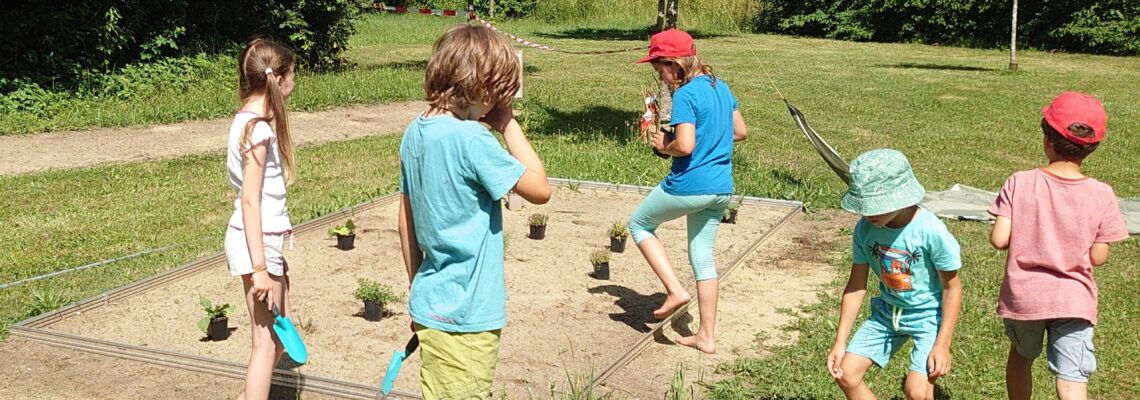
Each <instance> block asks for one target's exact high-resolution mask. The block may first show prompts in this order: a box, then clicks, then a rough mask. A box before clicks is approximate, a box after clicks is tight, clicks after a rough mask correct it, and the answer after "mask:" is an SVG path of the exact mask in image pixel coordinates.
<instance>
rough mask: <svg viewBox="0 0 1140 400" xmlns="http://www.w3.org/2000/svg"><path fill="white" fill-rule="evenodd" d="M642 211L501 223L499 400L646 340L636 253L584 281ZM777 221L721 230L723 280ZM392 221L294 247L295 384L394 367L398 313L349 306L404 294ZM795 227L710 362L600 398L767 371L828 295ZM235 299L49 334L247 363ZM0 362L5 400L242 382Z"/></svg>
mask: <svg viewBox="0 0 1140 400" xmlns="http://www.w3.org/2000/svg"><path fill="white" fill-rule="evenodd" d="M641 197H642V196H641V195H638V194H628V193H616V192H608V191H600V192H593V191H590V190H585V189H583V190H582V191H581V192H580V193H579V192H572V191H569V190H568V189H564V188H560V189H558V191H557V193H556V195H555V197H554V200H552V201H551V203H550V204H547V205H543V206H531V205H528V206H527V208H526V209H524V210H523V211H517V212H513V211H506V212H505V217H504V229H505V231H506V233H507V236H508V249H507V262H506V275H507V281H508V282H507V283H508V287H509V289H508V290H509V293H510V295H509V296H510V297H509V299H508V315H509V319H510V321H509V323H508V325H507V327H506V328H505V329H504V331H503V338H502V341H503V342H502V349H501V351H500V357H499V360H500V362H499V366H498V369H497V371H496V384H495V385H496V391H497V392H499V393H500V394H502V395H505V396H507V397H510V398H527V397H530V396H535V397H539V398H545V397H547V396H549V395H550V393H551V390H552V389H551V388H554V390H555V391H565V390H567V389H568V387H567V381H568V378H567V376H571V377H572V378H571V380H574V379H579V378H574V377H582V378H581V380H586V379H585V377H586V376H588V375H589V374H592V373H598V372H600V371H601V370H603V369H605V368H606V367H608V366H609V365H610V364H611V363H612V362H614V361H615V360H616V359H617V358H618V357H619V356H620V355H621V354H623V353H625V351H626V350H627V349H628V348H629V346H631V345H632V344H633V343H634V342H635V341H636V340H637V339H638V338H639V337H641V336H642V335H643V334H644V332H648V331H649V330H650V328H651V327H652V326H654V324H656V322H655V321H653V320H652V317H651V316H650V311H651V310H652V309H653V308H655V307H657V306H658V305H659V303H660V301H661V299H662V298H663V293H661V292H662V288H661V286H660V283H659V282H658V281H657V280H656V278H655V277H654V275H653V274H652V272H651V271H650V269H649V267H648V266H647V265H646V264H645V262H644V260H643V259H642V258H641V256H640V253H638V252H637V250H636V248H634V247H633V246H632V243H630V246H629V247H628V248H627V250H626V252H625V253H622V254H615V255H614V258H613V261H612V266H611V268H612V272H611V274H612V277H611V280H610V281H599V280H595V279H593V278H592V277H590V276H588V272H589V271H590V269H591V268H590V265H589V262H588V261H587V254H588V253H589V251H590V250H594V249H601V248H603V247H604V246H605V245H607V244H608V237H607V236H606V233H605V232H606V230H607V228H608V226H609V224H610V222H612V221H615V220H619V219H624V218H626V217H627V216H628V215H629V213H630V212H632V210H633V208H635V207H636V205H637V204H638V202H639V201H640V199H641ZM533 212H545V213H547V214H549V215H550V226H549V227H548V228H547V236H546V239H544V240H541V241H537V240H531V239H528V238H526V232H527V226H526V217H527V216H528V215H529V214H531V213H533ZM783 212H784V211H783V210H782V209H776V208H769V207H758V206H745V207H744V208H743V209H742V211H741V216H740V221H739V223H738V224H736V225H722V230H721V231H720V235H719V238H718V241H717V254H718V256H717V257H718V258H717V260H718V263H719V264H720V265H719V266H720V267H721V268H722V269H723V268H725V267H727V263H728V262H730V261H731V260H733V259H735V258H736V257H737V256H738V255H739V254H740V253H741V252H743V251H744V250H745V249H746V248H747V246H748V245H749V244H751V243H752V242H753V241H754V240H756V239H757V238H758V237H759V236H760V235H761V234H762V233H764V232H765V231H766V230H767V229H769V228H770V227H771V226H772V224H774V223H775V222H776V221H777V220H778V218H779V217H781V216H782V214H783ZM395 215H396V207H395V205H394V204H393V205H388V206H381V207H378V208H376V209H374V210H372V211H369V212H364V213H360V214H358V215H356V216H354V217H353V218H354V220H355V221H356V222H357V225H358V226H359V227H361V228H360V229H359V230H358V238H357V248H356V249H354V250H351V251H347V252H345V251H340V250H338V249H336V248H334V247H333V244H334V241H333V240H331V239H327V238H325V237H324V235H323V234H322V233H313V234H309V235H300V236H299V237H298V238H297V239H298V240H297V246H296V247H295V248H294V249H293V250H292V251H287V257H288V258H289V260H290V263H291V264H292V266H293V279H294V288H293V291H292V293H291V300H292V302H293V311H294V312H295V314H296V316H295V318H294V320H295V321H298V322H300V324H301V325H302V334H303V335H304V337H305V340H306V343H307V345H308V347H309V352H310V362H309V364H308V365H306V366H303V367H300V368H298V369H297V371H298V372H300V373H302V374H312V375H320V376H327V377H332V378H336V379H341V380H346V381H351V382H359V383H366V384H376V383H377V382H378V380H379V378H380V375H381V374H382V373H383V370H384V368H385V366H386V364H387V361H388V358H389V356H390V354H391V352H392V351H393V350H394V349H397V348H402V346H403V343H404V341H406V340H407V338H408V336H409V332H408V328H407V326H408V317H407V315H406V305H405V304H403V303H401V304H394V305H390V306H389V307H388V308H389V310H390V311H391V312H392V315H391V316H390V317H388V318H386V319H385V320H383V321H381V322H368V321H365V320H364V319H363V318H360V317H359V315H358V313H359V312H360V309H361V307H360V304H359V302H357V301H356V300H355V299H353V298H352V296H351V292H352V290H353V289H354V288H355V285H356V284H355V281H356V279H357V278H359V277H368V278H373V279H377V280H380V281H382V282H386V283H388V284H390V285H392V286H393V287H395V288H397V289H398V291H399V292H403V291H404V289H403V288H404V287H405V285H406V277H405V274H404V272H403V266H402V263H401V262H400V261H399V245H398V239H397V235H396V231H395V229H394V228H395ZM813 219H815V218H813ZM848 222H849V221H848ZM844 224H846V222H843V223H840V224H839V225H840V226H844ZM799 225H801V222H799V221H797V222H793V223H792V224H790V225H786V226H785V231H787V232H783V233H782V234H780V235H777V236H776V237H774V238H773V240H772V241H771V242H769V243H770V244H769V245H768V246H765V247H764V248H762V249H761V250H760V251H759V252H757V253H754V254H753V255H752V256H750V257H749V258H748V259H747V261H746V262H745V264H744V265H742V266H741V267H740V268H739V269H738V270H736V271H735V272H733V274H732V276H730V277H729V278H728V279H727V280H726V282H725V283H724V284H723V285H722V287H723V289H722V295H721V296H722V297H721V303H720V304H721V308H720V309H721V312H720V320H719V324H718V326H719V329H718V332H719V334H720V346H721V351H720V352H719V353H718V354H717V355H714V356H706V355H702V354H700V353H698V352H697V351H695V350H691V349H688V348H683V347H681V346H677V345H674V344H673V343H672V342H671V341H670V340H668V339H659V340H658V341H657V343H653V344H651V345H650V346H649V348H647V349H646V351H645V352H644V353H643V355H642V356H641V357H639V358H638V359H635V360H634V361H633V362H632V363H631V364H630V365H627V366H626V367H624V368H622V369H621V370H618V373H616V374H615V375H613V376H612V377H611V378H610V379H609V380H607V382H606V383H605V385H604V387H603V388H602V389H603V391H608V392H612V393H613V394H614V395H615V396H617V397H618V398H660V397H661V396H662V395H663V394H664V392H665V390H666V388H667V387H668V384H667V382H668V380H669V378H671V375H672V372H673V371H674V370H676V369H677V368H678V365H679V362H684V365H685V368H686V370H688V371H689V376H690V377H689V380H692V378H693V377H696V376H697V375H698V373H697V372H701V371H704V373H703V376H704V377H705V378H706V379H712V378H715V377H716V376H715V375H713V374H711V372H712V371H713V367H714V366H715V365H716V364H717V363H721V362H727V361H731V360H732V359H734V358H735V357H737V356H740V355H763V348H762V346H763V345H770V344H773V343H778V342H784V341H786V340H788V339H789V338H787V337H786V336H783V335H781V334H780V333H779V332H778V330H777V327H779V326H780V325H782V324H784V323H786V322H787V319H788V318H789V317H787V316H785V315H783V314H779V313H777V312H776V311H775V310H776V309H780V308H790V307H796V306H798V305H801V304H803V303H805V302H808V301H811V300H813V299H814V297H815V295H814V293H815V291H816V290H817V288H818V285H819V284H822V283H825V282H827V281H828V279H830V275H829V272H828V271H829V268H828V267H827V264H826V257H827V255H826V254H822V249H824V248H836V247H835V246H839V245H841V243H839V242H835V241H834V240H831V239H833V238H821V237H819V235H818V234H817V233H816V232H817V229H819V227H818V226H816V225H820V224H819V223H811V224H806V225H805V226H807V227H803V228H801V227H799ZM824 225H826V224H824ZM831 232H832V233H831V235H832V236H834V235H837V234H838V233H837V232H836V230H835V229H832V230H831ZM658 233H659V235H660V236H661V238H662V240H663V241H664V242H665V243H666V245H667V247H668V248H669V251H670V257H671V259H672V260H673V261H674V263H675V264H676V265H675V268H676V270H677V271H678V274H679V276H680V277H681V279H682V281H683V282H684V283H685V284H686V285H687V286H688V287H690V290H692V289H691V288H692V287H693V281H692V272H691V269H690V268H689V266H688V262H687V260H686V259H687V257H686V256H685V249H684V243H685V239H684V223H683V222H682V221H674V222H671V223H668V224H666V225H664V226H662V228H661V229H660V230H659V231H658ZM833 242H834V243H833ZM840 242H841V240H840ZM827 246H831V247H827ZM840 247H841V246H840ZM693 293H695V291H693ZM198 295H204V296H207V297H210V298H212V299H215V300H216V301H224V302H230V303H233V304H235V305H238V308H237V312H235V313H234V314H233V315H232V316H231V329H232V330H233V334H232V336H231V337H230V338H229V339H228V340H224V341H220V342H211V341H205V340H203V339H204V335H203V334H202V333H201V332H200V331H197V329H196V328H195V326H194V323H195V322H196V320H197V319H198V318H199V313H200V310H199V308H198V306H197V299H198ZM240 296H241V289H240V282H239V281H238V280H237V279H234V278H230V277H229V276H228V274H227V273H226V271H225V267H224V266H219V267H218V268H217V269H214V270H209V271H205V272H203V273H201V274H198V275H196V276H193V277H190V278H187V279H184V280H182V281H178V282H175V283H172V284H170V285H168V286H165V287H163V288H161V289H159V290H155V291H151V292H148V293H146V294H143V295H140V296H136V297H133V298H130V299H127V300H124V301H122V302H118V303H111V304H110V305H109V306H107V307H104V308H100V309H97V310H94V311H91V312H88V313H85V314H83V315H75V316H73V317H71V318H69V319H67V320H65V321H62V322H60V323H58V324H56V325H54V326H52V329H58V330H61V331H66V332H71V333H77V334H81V335H85V336H90V337H98V338H101V339H106V340H112V341H116V342H121V343H128V344H135V345H144V346H149V347H154V348H161V349H165V350H172V351H176V352H181V353H186V354H194V355H201V356H206V357H211V358H217V359H222V360H228V361H233V362H239V363H244V362H245V360H246V357H247V355H248V339H247V337H248V336H247V335H248V332H249V331H248V322H247V321H248V316H247V315H248V314H247V311H246V310H245V307H244V306H242V305H241V304H240ZM692 315H693V316H692V317H690V318H682V323H678V324H674V326H673V327H668V328H667V329H666V334H665V336H666V338H671V337H676V335H677V334H678V333H677V332H678V331H679V332H681V333H684V334H688V333H689V332H691V331H695V329H696V322H697V321H696V317H695V316H696V313H695V311H694V312H693V313H692ZM686 322H687V324H686ZM764 338H767V340H766V341H765V340H762V339H764ZM5 353H6V354H5ZM0 357H4V359H8V360H18V361H16V362H14V363H9V364H8V365H4V366H0V376H4V378H5V379H3V381H4V382H6V383H5V384H4V385H0V398H8V397H15V398H24V397H33V398H36V396H39V397H38V398H62V397H70V396H69V395H68V393H70V390H79V389H82V390H90V391H92V392H91V395H90V396H80V397H93V398H136V397H148V396H147V395H145V393H153V392H154V390H159V388H158V387H159V385H160V384H161V383H162V381H163V380H167V381H170V382H171V384H172V385H173V387H176V388H178V390H183V391H184V394H185V395H184V396H183V395H180V396H178V397H184V398H224V397H228V396H232V395H236V393H238V392H239V391H240V382H239V381H236V380H232V379H226V378H220V377H212V376H207V375H201V374H195V373H191V372H183V371H177V370H171V369H168V368H163V367H157V366H151V365H146V364H142V363H137V362H129V361H124V360H115V359H111V358H108V357H101V356H95V355H90V354H85V353H79V352H74V351H70V350H64V349H56V348H51V347H47V346H44V345H40V344H35V343H30V342H28V341H26V340H22V339H18V338H13V339H10V340H9V341H8V342H7V343H5V344H4V345H3V346H0ZM59 360H62V361H59ZM67 360H73V361H67ZM418 366H419V358H418V357H412V358H411V359H409V362H408V363H407V364H406V365H405V367H404V368H405V369H404V373H402V374H401V376H400V379H399V380H398V382H397V385H396V387H397V389H401V390H405V391H408V392H413V393H418V392H419V390H418V382H417V374H416V371H417V370H418ZM89 370H98V371H96V372H88V371H89ZM120 374H122V375H120ZM138 374H144V375H147V377H148V378H147V379H143V380H142V383H138V384H136V383H135V382H134V381H132V380H131V379H129V378H128V377H129V376H132V375H138ZM9 377H11V379H9ZM151 380H153V383H152V384H151V385H152V386H153V388H152V389H147V388H148V386H147V383H146V382H150V381H151ZM47 382H51V383H52V384H51V385H50V386H51V390H47V391H45V390H41V389H37V386H48V385H47V384H46V383H47ZM60 382H67V383H65V384H60ZM92 382H94V383H92ZM131 385H134V386H131ZM128 386H130V387H128ZM69 387H70V389H69ZM135 387H138V389H134V388H135ZM147 390H150V392H147ZM160 397H161V396H160ZM305 397H309V396H305Z"/></svg>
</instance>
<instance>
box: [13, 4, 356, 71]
mask: <svg viewBox="0 0 1140 400" xmlns="http://www.w3.org/2000/svg"><path fill="white" fill-rule="evenodd" d="M60 3H63V4H60ZM360 4H361V3H358V0H271V1H255V0H240V1H226V2H213V1H205V0H170V1H162V2H154V1H139V0H129V1H111V0H95V1H86V2H78V1H62V2H47V1H22V2H13V4H10V5H7V6H5V7H3V8H2V9H0V35H2V36H3V37H4V38H5V40H4V41H0V54H4V55H7V56H8V57H7V58H6V59H5V60H4V61H3V62H0V79H4V80H6V81H7V82H5V83H0V86H9V87H10V86H13V85H14V86H17V87H18V88H29V87H30V86H29V85H28V84H27V82H31V83H35V84H37V85H39V86H40V87H42V88H44V89H48V90H52V91H57V90H68V89H75V88H77V87H80V86H82V84H83V83H84V80H85V79H89V76H91V75H93V74H105V73H109V72H112V71H118V70H120V69H121V68H124V67H125V66H128V65H131V64H134V63H137V62H139V61H153V60H160V59H163V58H166V57H172V56H190V55H195V54H198V53H206V54H222V53H225V54H236V50H235V48H236V47H239V46H241V44H242V43H244V42H245V41H246V40H248V39H249V38H251V37H253V36H255V35H268V36H271V37H274V38H277V39H278V40H281V41H282V42H285V43H287V44H288V45H290V46H291V47H292V48H293V49H294V50H295V51H296V52H297V54H298V56H299V58H300V60H301V61H300V62H301V64H302V65H303V66H304V67H305V68H308V69H315V70H329V69H336V68H340V67H341V66H343V64H344V60H343V59H342V55H343V50H344V49H345V47H346V46H347V44H348V39H349V36H350V35H352V33H353V32H354V28H353V19H354V18H355V17H356V16H357V15H358V14H359V12H360ZM61 10H66V12H61ZM160 68H161V67H160ZM13 81H19V83H18V84H13V83H12V82H13ZM3 89H5V90H6V91H5V92H4V93H9V92H8V91H7V90H8V89H9V88H7V87H5V88H3Z"/></svg>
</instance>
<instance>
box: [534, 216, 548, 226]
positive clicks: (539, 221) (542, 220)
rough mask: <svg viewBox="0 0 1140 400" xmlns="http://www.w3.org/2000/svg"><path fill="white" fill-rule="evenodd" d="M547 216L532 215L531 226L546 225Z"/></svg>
mask: <svg viewBox="0 0 1140 400" xmlns="http://www.w3.org/2000/svg"><path fill="white" fill-rule="evenodd" d="M546 220H547V217H546V214H531V215H530V224H531V225H533V226H538V225H546Z"/></svg>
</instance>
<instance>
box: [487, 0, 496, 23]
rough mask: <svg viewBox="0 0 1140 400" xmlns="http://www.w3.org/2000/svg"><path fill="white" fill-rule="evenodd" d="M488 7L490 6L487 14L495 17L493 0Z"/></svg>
mask: <svg viewBox="0 0 1140 400" xmlns="http://www.w3.org/2000/svg"><path fill="white" fill-rule="evenodd" d="M489 8H490V10H489V12H488V14H490V15H491V19H495V0H491V5H490V7H489Z"/></svg>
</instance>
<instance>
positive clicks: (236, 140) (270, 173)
mask: <svg viewBox="0 0 1140 400" xmlns="http://www.w3.org/2000/svg"><path fill="white" fill-rule="evenodd" d="M257 117H258V115H257V114H254V113H252V112H249V111H242V112H239V113H238V114H237V115H236V116H234V122H233V124H232V125H230V136H229V146H227V150H226V169H227V170H229V174H230V185H231V186H233V188H234V191H236V192H237V194H238V196H237V198H236V199H234V213H233V215H232V216H230V226H231V227H233V228H236V229H243V228H244V226H245V223H244V221H243V220H242V212H241V194H242V193H241V184H242V151H243V150H248V149H249V148H251V147H245V148H242V146H241V135H242V133H244V132H245V124H246V123H248V122H249V121H250V120H251V119H254V118H257ZM249 142H250V145H251V146H256V145H258V144H261V143H265V147H266V149H268V152H267V155H266V160H265V180H264V182H262V186H261V229H262V231H263V232H264V233H265V234H283V233H286V232H289V231H290V230H292V229H293V225H292V224H291V223H290V222H289V212H288V210H287V209H286V208H285V171H284V169H283V168H282V165H281V153H280V152H278V151H277V135H276V134H275V133H274V132H273V128H271V127H270V126H269V124H268V123H265V122H258V123H257V124H256V125H254V126H253V132H251V133H250V139H249Z"/></svg>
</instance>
